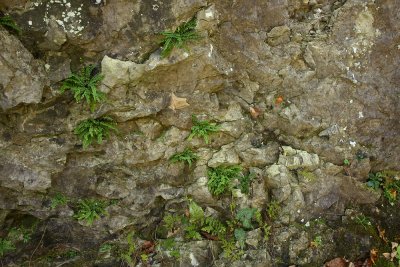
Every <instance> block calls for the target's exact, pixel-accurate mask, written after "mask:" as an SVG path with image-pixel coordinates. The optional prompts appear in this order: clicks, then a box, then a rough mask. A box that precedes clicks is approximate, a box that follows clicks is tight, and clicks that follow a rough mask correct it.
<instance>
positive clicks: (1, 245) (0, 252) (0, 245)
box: [0, 238, 15, 257]
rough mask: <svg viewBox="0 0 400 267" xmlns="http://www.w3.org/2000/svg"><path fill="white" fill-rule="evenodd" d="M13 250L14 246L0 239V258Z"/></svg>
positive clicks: (8, 241)
mask: <svg viewBox="0 0 400 267" xmlns="http://www.w3.org/2000/svg"><path fill="white" fill-rule="evenodd" d="M14 250H15V246H14V244H13V243H12V242H11V241H10V240H7V239H3V238H0V257H3V256H4V254H6V253H8V252H11V251H14Z"/></svg>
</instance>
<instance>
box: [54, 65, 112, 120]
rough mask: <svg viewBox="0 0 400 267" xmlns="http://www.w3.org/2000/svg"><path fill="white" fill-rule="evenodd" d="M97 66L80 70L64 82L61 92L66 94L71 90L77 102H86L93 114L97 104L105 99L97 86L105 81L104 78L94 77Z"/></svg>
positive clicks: (98, 75) (97, 75)
mask: <svg viewBox="0 0 400 267" xmlns="http://www.w3.org/2000/svg"><path fill="white" fill-rule="evenodd" d="M95 67H96V66H94V65H89V66H86V67H84V68H82V69H81V70H80V72H79V73H77V74H71V76H69V77H68V78H67V79H65V80H64V82H63V84H62V86H61V88H60V90H61V93H64V92H65V91H66V90H71V91H72V93H73V94H74V98H75V100H76V102H78V103H79V102H80V101H81V100H86V102H87V104H88V105H89V106H90V110H91V111H92V112H93V111H94V109H95V107H96V104H97V103H100V102H101V101H103V100H104V99H105V94H104V93H102V92H99V91H98V90H97V86H98V85H99V83H100V82H101V81H102V80H103V78H104V76H103V75H100V74H95V75H93V71H94V69H95Z"/></svg>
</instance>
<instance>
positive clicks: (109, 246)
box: [99, 243, 114, 253]
mask: <svg viewBox="0 0 400 267" xmlns="http://www.w3.org/2000/svg"><path fill="white" fill-rule="evenodd" d="M113 247H114V246H113V244H108V243H106V244H103V245H101V246H100V248H99V252H100V253H107V252H110V251H111V249H112V248H113Z"/></svg>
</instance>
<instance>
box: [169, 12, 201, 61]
mask: <svg viewBox="0 0 400 267" xmlns="http://www.w3.org/2000/svg"><path fill="white" fill-rule="evenodd" d="M196 24H197V21H196V18H195V17H194V18H192V19H191V20H189V21H188V22H185V23H183V24H181V25H180V26H179V27H178V28H177V29H176V30H175V31H173V32H172V31H164V32H161V35H163V36H164V39H163V40H162V41H161V45H162V52H161V57H162V58H165V57H168V56H169V55H170V54H171V52H172V50H173V49H174V47H178V48H183V49H186V50H187V48H186V47H185V44H186V43H187V42H188V41H190V40H195V39H198V38H200V36H199V35H198V34H197V33H196V30H195V28H196Z"/></svg>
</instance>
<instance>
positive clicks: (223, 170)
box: [207, 165, 242, 196]
mask: <svg viewBox="0 0 400 267" xmlns="http://www.w3.org/2000/svg"><path fill="white" fill-rule="evenodd" d="M241 171H242V168H241V167H240V166H237V165H235V166H219V167H216V168H209V170H208V172H207V175H208V183H207V185H208V190H209V191H210V192H211V193H212V194H213V195H216V196H219V195H222V194H223V193H225V192H227V191H228V190H230V189H231V182H232V180H233V179H235V178H238V179H239V178H240V173H241Z"/></svg>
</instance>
